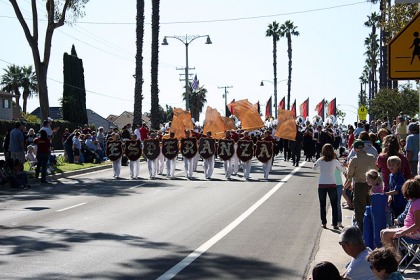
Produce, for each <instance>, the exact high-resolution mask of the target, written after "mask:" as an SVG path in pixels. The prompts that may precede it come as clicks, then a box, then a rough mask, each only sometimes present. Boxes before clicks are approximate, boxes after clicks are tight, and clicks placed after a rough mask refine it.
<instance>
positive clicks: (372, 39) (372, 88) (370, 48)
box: [364, 12, 381, 99]
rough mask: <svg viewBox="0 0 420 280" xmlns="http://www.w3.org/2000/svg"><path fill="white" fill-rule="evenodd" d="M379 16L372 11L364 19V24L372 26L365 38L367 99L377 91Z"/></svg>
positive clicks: (372, 96) (373, 96)
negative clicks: (377, 30) (367, 81)
mask: <svg viewBox="0 0 420 280" xmlns="http://www.w3.org/2000/svg"><path fill="white" fill-rule="evenodd" d="M380 19H381V16H380V15H379V14H378V13H376V12H374V13H372V14H371V15H370V16H368V20H367V21H365V23H364V24H365V26H366V27H370V28H372V31H371V33H370V34H369V36H368V37H367V38H366V39H365V46H366V49H367V50H366V52H365V56H366V65H367V66H368V67H369V70H370V71H369V99H372V98H375V95H376V93H377V92H378V79H377V68H378V65H379V63H378V59H379V39H378V34H377V32H376V29H377V27H378V26H379V20H380Z"/></svg>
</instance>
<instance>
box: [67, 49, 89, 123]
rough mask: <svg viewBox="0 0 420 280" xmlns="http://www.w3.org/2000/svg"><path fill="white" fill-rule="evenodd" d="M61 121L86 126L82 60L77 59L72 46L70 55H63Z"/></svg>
mask: <svg viewBox="0 0 420 280" xmlns="http://www.w3.org/2000/svg"><path fill="white" fill-rule="evenodd" d="M63 68H64V69H63V73H64V75H63V76H64V79H63V80H64V85H63V99H62V110H63V119H64V120H66V121H69V122H75V123H80V124H87V123H88V118H87V112H86V89H85V76H84V68H83V60H82V59H80V58H78V57H77V53H76V48H75V47H74V45H73V46H72V48H71V53H70V54H68V53H64V55H63Z"/></svg>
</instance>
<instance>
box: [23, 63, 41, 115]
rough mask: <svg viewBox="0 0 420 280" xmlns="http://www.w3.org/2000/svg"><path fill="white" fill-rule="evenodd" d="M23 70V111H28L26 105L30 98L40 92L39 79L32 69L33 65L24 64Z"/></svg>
mask: <svg viewBox="0 0 420 280" xmlns="http://www.w3.org/2000/svg"><path fill="white" fill-rule="evenodd" d="M21 71H22V88H23V96H22V98H23V112H24V113H26V106H27V103H28V98H30V97H32V96H33V95H34V94H36V93H37V92H38V81H37V79H36V75H35V72H33V70H32V66H31V65H29V66H28V67H26V66H23V67H22V68H21Z"/></svg>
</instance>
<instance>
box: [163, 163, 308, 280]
mask: <svg viewBox="0 0 420 280" xmlns="http://www.w3.org/2000/svg"><path fill="white" fill-rule="evenodd" d="M304 165H305V162H303V163H302V164H301V165H299V166H297V167H296V168H295V169H293V170H292V172H290V173H289V174H288V175H286V177H284V179H283V180H282V181H281V182H279V183H277V185H275V186H274V187H273V188H272V189H271V190H269V191H268V192H267V193H266V194H265V195H264V196H263V197H261V198H260V199H259V200H258V201H257V202H255V203H254V205H252V206H251V207H249V208H248V209H247V210H246V211H245V212H243V213H242V214H241V215H240V216H239V217H238V218H236V219H235V220H234V221H233V222H232V223H230V224H229V225H228V226H226V227H225V228H224V229H222V230H221V231H219V232H218V233H217V234H216V235H215V236H213V237H212V238H210V239H209V240H207V241H206V242H204V243H203V244H202V245H201V246H200V247H198V248H197V249H195V250H194V252H192V253H191V254H189V255H188V256H186V257H185V258H184V259H183V260H181V261H180V262H179V263H177V264H176V265H175V266H173V267H172V268H171V269H169V270H168V271H166V272H165V273H164V274H162V275H161V276H160V277H159V278H157V280H169V279H172V278H173V277H175V276H176V275H177V274H178V273H180V272H181V271H182V270H183V269H184V268H186V267H187V266H189V265H190V264H191V263H192V262H193V261H195V260H196V259H197V258H199V257H200V256H201V255H202V254H204V253H205V252H206V251H208V250H209V249H210V248H211V247H212V246H213V245H214V244H216V243H217V242H219V241H220V240H221V239H222V238H223V237H225V236H226V235H228V234H229V233H230V232H231V231H232V230H234V229H235V228H236V227H237V226H238V225H240V224H241V223H242V222H243V221H244V220H245V219H246V218H248V217H249V216H250V215H251V214H252V213H253V212H254V211H255V210H257V209H258V208H259V207H260V206H261V205H262V204H263V203H264V202H265V201H267V200H268V199H269V198H270V197H271V196H272V195H273V194H275V193H276V192H277V191H278V190H279V189H280V188H281V187H282V186H283V185H284V183H286V182H287V181H288V180H289V179H290V178H291V177H292V176H293V175H294V174H295V173H296V172H298V171H299V170H300V168H301V167H302V166H304Z"/></svg>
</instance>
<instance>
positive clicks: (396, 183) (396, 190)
mask: <svg viewBox="0 0 420 280" xmlns="http://www.w3.org/2000/svg"><path fill="white" fill-rule="evenodd" d="M387 166H388V169H389V171H391V174H390V175H389V191H388V192H386V193H385V194H386V195H388V196H389V197H388V203H389V204H390V205H391V207H392V213H393V215H394V217H395V218H396V217H398V216H399V215H400V214H401V213H402V212H404V209H405V206H406V204H407V201H406V200H405V198H404V196H403V193H402V191H401V189H402V186H403V185H404V182H405V179H404V176H403V175H402V173H401V171H400V167H401V159H400V158H399V157H398V156H391V157H389V158H388V160H387Z"/></svg>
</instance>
